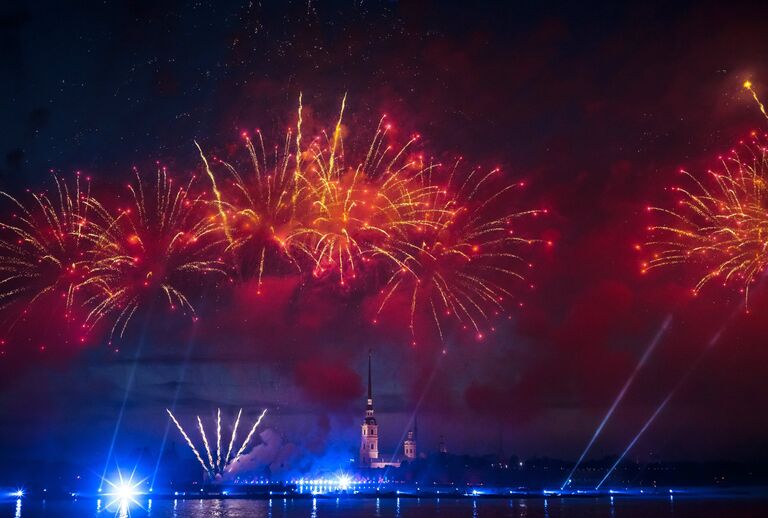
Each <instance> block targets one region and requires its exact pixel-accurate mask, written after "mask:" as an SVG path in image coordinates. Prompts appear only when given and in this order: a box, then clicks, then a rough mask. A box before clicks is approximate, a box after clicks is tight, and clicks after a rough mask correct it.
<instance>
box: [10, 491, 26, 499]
mask: <svg viewBox="0 0 768 518" xmlns="http://www.w3.org/2000/svg"><path fill="white" fill-rule="evenodd" d="M11 496H15V497H16V498H22V497H23V496H24V490H23V489H17V490H16V491H14V492H13V493H11Z"/></svg>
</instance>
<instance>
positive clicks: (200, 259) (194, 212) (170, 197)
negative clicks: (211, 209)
mask: <svg viewBox="0 0 768 518" xmlns="http://www.w3.org/2000/svg"><path fill="white" fill-rule="evenodd" d="M193 181H194V178H193V179H192V180H190V182H189V184H188V185H187V186H186V187H184V186H179V187H175V186H174V182H173V179H172V178H171V177H169V176H168V175H167V173H166V171H165V169H160V170H159V171H158V172H157V176H156V179H155V182H154V183H153V184H152V185H150V186H148V187H149V189H148V190H147V189H145V186H144V184H143V182H142V179H141V177H140V176H139V175H138V173H136V181H135V182H134V183H133V184H131V185H129V186H128V189H129V191H130V193H131V201H132V204H131V206H130V207H129V208H125V209H121V210H119V211H117V213H116V214H115V213H113V212H112V211H110V210H109V209H107V208H106V207H105V206H104V205H103V204H102V203H101V202H99V201H97V200H96V199H94V198H89V199H88V206H89V207H90V208H91V210H92V211H93V213H94V216H95V217H94V218H93V222H92V224H91V225H89V230H88V231H89V238H90V239H91V241H92V242H93V266H92V269H91V272H90V274H91V275H90V278H89V279H88V280H87V282H86V284H88V286H89V288H90V289H91V290H92V291H94V292H95V293H94V294H93V295H91V297H90V298H89V299H88V300H87V301H86V306H87V307H88V310H89V311H88V315H87V317H86V324H87V325H88V327H91V328H92V327H93V326H95V325H96V324H97V323H98V322H100V321H101V320H102V319H105V318H107V317H110V318H112V319H113V324H112V328H111V331H110V339H111V338H112V336H113V335H114V334H115V332H116V331H117V330H119V335H120V336H121V337H122V336H123V334H124V333H125V329H126V327H127V326H128V323H129V322H130V320H131V318H132V317H133V315H134V314H135V313H136V312H137V311H138V310H139V309H140V308H142V307H144V305H146V304H148V303H150V302H151V301H152V300H154V297H155V296H156V295H157V294H158V293H162V294H163V295H165V299H166V300H167V303H168V307H169V308H170V309H171V310H174V309H176V308H177V307H180V308H181V309H182V310H184V311H185V313H189V314H191V315H192V317H193V318H196V317H195V309H194V307H193V306H192V304H191V303H190V301H189V299H188V296H187V295H186V294H185V290H186V289H187V287H188V286H190V285H194V284H195V281H198V277H200V276H203V275H207V274H221V275H225V274H226V272H225V270H224V263H223V262H222V261H220V260H219V258H218V252H219V245H221V244H223V239H222V238H221V237H220V234H219V230H220V225H219V224H218V223H217V222H216V221H215V218H211V217H209V216H208V215H207V211H206V210H205V209H206V204H205V203H204V202H203V200H202V198H201V197H199V196H193V195H191V194H190V188H191V186H192V182H193ZM190 281H192V282H190ZM198 284H199V281H198Z"/></svg>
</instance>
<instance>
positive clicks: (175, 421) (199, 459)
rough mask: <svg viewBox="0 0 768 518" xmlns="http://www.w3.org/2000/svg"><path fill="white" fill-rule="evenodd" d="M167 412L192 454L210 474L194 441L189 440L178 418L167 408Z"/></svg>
mask: <svg viewBox="0 0 768 518" xmlns="http://www.w3.org/2000/svg"><path fill="white" fill-rule="evenodd" d="M165 411H166V412H168V415H169V416H170V418H171V420H173V424H175V425H176V428H178V429H179V432H181V435H182V437H184V440H185V441H187V444H188V445H189V448H190V449H191V450H192V453H194V454H195V457H196V458H197V460H198V462H199V463H200V465H201V466H202V467H203V469H204V470H205V471H206V472H209V473H210V471H209V469H208V466H206V465H205V461H203V458H202V457H201V456H200V452H199V451H197V448H195V445H194V443H193V442H192V439H190V438H189V435H187V432H185V431H184V428H182V426H181V425H180V424H179V422H178V421H177V420H176V417H175V416H174V415H173V414H172V413H171V411H170V410H168V409H167V408H166V409H165Z"/></svg>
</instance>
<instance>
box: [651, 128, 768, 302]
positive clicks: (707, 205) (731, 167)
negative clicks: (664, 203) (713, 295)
mask: <svg viewBox="0 0 768 518" xmlns="http://www.w3.org/2000/svg"><path fill="white" fill-rule="evenodd" d="M751 137H752V138H751V140H750V141H749V142H743V143H742V144H741V147H740V149H738V150H732V151H731V152H730V153H729V154H728V155H727V156H725V157H720V167H719V168H718V169H717V170H710V171H708V172H707V175H706V177H704V178H699V177H697V176H695V175H693V174H691V173H689V172H687V171H681V173H682V175H683V176H684V178H685V180H686V184H687V185H686V186H682V187H673V191H674V192H676V193H678V194H679V195H680V200H679V201H678V205H677V208H675V209H667V208H657V207H649V208H648V210H649V211H652V212H658V213H661V214H662V215H663V216H664V217H665V218H666V219H667V222H666V223H664V224H660V225H655V226H651V227H650V228H649V230H650V231H651V232H652V235H653V239H652V241H651V242H650V243H648V245H649V246H650V247H651V248H653V249H655V250H656V252H655V253H654V255H653V257H652V258H651V259H650V260H649V261H647V262H646V263H643V265H642V266H643V269H642V271H643V272H646V271H647V270H649V269H652V268H658V267H662V266H669V265H674V264H679V263H694V264H698V265H700V266H702V267H703V268H704V270H705V273H704V274H703V275H702V276H701V277H700V278H699V280H698V282H697V283H696V286H695V287H694V289H693V291H694V293H698V292H699V290H701V289H702V288H703V287H704V286H705V285H706V284H708V283H710V282H712V281H719V282H721V283H722V284H723V285H727V284H729V283H730V284H736V285H738V286H739V288H740V290H741V291H742V292H743V293H744V294H745V297H747V298H748V297H749V290H750V287H751V286H752V285H753V284H754V283H755V281H756V280H757V278H758V277H759V275H760V274H761V273H762V272H764V271H765V268H766V266H768V196H767V195H768V191H767V185H766V181H768V148H766V145H765V144H764V140H761V139H759V138H758V137H757V135H756V134H752V135H751ZM764 138H765V137H763V139H764Z"/></svg>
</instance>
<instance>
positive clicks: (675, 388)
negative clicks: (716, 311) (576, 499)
mask: <svg viewBox="0 0 768 518" xmlns="http://www.w3.org/2000/svg"><path fill="white" fill-rule="evenodd" d="M744 305H745V302H743V301H742V303H741V304H739V306H738V307H737V308H736V309H735V310H734V311H733V312H732V313H731V314H730V315H729V317H728V319H727V320H726V321H725V322H724V323H723V325H722V326H720V329H718V331H717V332H716V333H715V334H714V335H712V338H710V339H709V341H708V342H707V345H706V347H704V349H703V350H702V351H701V352H700V353H699V356H698V357H696V359H695V360H694V361H693V363H692V364H691V366H690V367H689V368H688V370H687V371H685V372H684V373H683V375H682V376H681V377H680V379H679V380H678V381H677V383H675V385H674V386H673V387H672V390H670V391H669V393H668V394H667V396H666V397H665V398H664V399H663V400H662V402H661V403H660V404H659V406H657V407H656V410H654V412H653V413H652V414H651V416H650V417H649V418H648V420H647V421H646V422H645V424H643V426H642V427H641V428H640V430H639V431H638V432H637V433H636V434H635V436H634V437H633V438H632V440H631V441H629V444H628V445H627V447H626V448H624V451H623V452H622V453H621V455H619V458H618V459H616V462H614V463H613V465H612V466H611V468H610V469H609V470H608V472H607V473H606V474H605V476H604V477H603V478H602V480H600V482H599V483H598V484H597V486H595V490H598V489H600V487H601V486H602V485H603V484H604V483H605V481H606V480H608V477H610V476H611V473H613V471H614V470H615V469H616V467H618V465H619V464H620V463H621V461H622V460H624V457H626V456H627V454H628V453H629V452H630V450H632V448H633V447H634V446H635V443H637V441H638V440H639V439H640V437H642V435H643V434H644V433H645V431H646V430H647V429H648V428H649V427H650V426H651V424H653V422H654V421H655V420H656V418H657V417H658V416H659V414H661V411H662V410H664V407H666V406H667V403H669V401H670V400H671V399H672V397H673V396H674V395H675V393H676V392H677V391H678V390H679V389H680V387H682V386H683V384H684V383H685V382H686V381H687V380H688V378H690V376H691V374H693V372H694V371H695V370H696V368H697V367H698V366H699V364H701V362H702V360H704V357H705V356H706V355H707V353H708V352H709V351H711V350H712V349H713V348H714V347H715V345H716V344H717V342H718V341H719V340H720V337H721V336H722V334H723V332H724V331H725V329H726V328H727V327H728V326H729V325H730V323H731V321H732V320H733V319H734V317H735V316H736V315H737V314H738V313H740V312H741V311H742V310H743V308H744Z"/></svg>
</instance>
